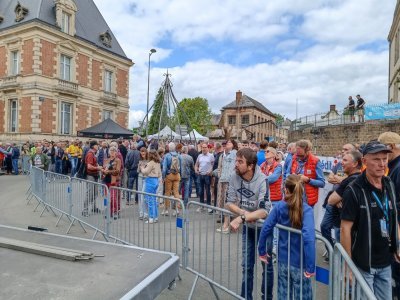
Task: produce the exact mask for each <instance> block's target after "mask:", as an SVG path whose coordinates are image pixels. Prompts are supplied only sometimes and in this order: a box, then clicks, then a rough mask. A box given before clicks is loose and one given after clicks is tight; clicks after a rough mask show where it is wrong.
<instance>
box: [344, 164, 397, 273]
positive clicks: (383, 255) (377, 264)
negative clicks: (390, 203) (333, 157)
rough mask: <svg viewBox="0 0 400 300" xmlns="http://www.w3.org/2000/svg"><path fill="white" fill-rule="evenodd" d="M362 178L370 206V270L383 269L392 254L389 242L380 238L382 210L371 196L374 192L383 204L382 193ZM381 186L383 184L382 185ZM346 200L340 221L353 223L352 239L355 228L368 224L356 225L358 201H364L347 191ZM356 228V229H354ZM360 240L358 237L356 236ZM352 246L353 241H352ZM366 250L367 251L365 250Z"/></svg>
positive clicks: (358, 210) (358, 211)
mask: <svg viewBox="0 0 400 300" xmlns="http://www.w3.org/2000/svg"><path fill="white" fill-rule="evenodd" d="M361 176H363V178H364V180H363V181H364V188H365V192H366V197H367V200H368V202H369V204H370V219H371V235H370V236H371V267H372V268H384V267H387V266H388V265H390V263H391V260H392V254H391V251H390V248H389V240H388V239H387V238H385V237H382V234H381V227H380V220H381V219H383V218H384V214H383V211H382V209H381V208H380V207H379V205H378V204H377V202H376V200H375V198H374V197H373V196H372V192H373V191H374V192H375V193H376V195H377V196H378V198H379V199H380V201H381V203H384V201H385V200H384V199H385V198H384V192H383V191H382V190H378V189H377V188H375V187H374V186H373V185H371V184H370V183H369V182H368V180H367V178H366V176H365V172H364V173H363V174H362V175H361ZM382 185H383V183H382ZM345 198H346V200H345V201H344V202H343V209H342V214H341V219H342V220H347V221H352V222H354V224H353V228H352V237H354V235H353V232H354V231H357V228H361V227H364V226H368V224H358V221H359V216H360V215H359V214H360V204H359V201H364V200H363V199H356V198H355V197H354V194H353V193H352V192H351V191H350V192H348V189H347V190H346V193H345ZM354 227H356V228H354ZM357 237H358V238H360V237H359V236H357ZM352 244H353V241H352ZM354 250H355V251H363V249H354ZM365 250H367V249H365Z"/></svg>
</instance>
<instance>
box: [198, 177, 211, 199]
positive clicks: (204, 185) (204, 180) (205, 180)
mask: <svg viewBox="0 0 400 300" xmlns="http://www.w3.org/2000/svg"><path fill="white" fill-rule="evenodd" d="M198 176H199V193H200V195H199V197H200V203H204V190H205V192H206V196H207V204H208V205H211V176H209V175H198Z"/></svg>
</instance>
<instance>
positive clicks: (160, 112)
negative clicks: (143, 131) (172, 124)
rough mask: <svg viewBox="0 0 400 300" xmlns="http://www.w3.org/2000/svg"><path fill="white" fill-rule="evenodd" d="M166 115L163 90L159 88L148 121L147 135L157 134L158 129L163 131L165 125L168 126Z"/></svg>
mask: <svg viewBox="0 0 400 300" xmlns="http://www.w3.org/2000/svg"><path fill="white" fill-rule="evenodd" d="M168 121H169V118H168V113H167V104H166V103H164V95H163V90H162V88H160V89H159V90H158V93H157V96H156V100H155V102H154V106H153V111H152V114H151V117H150V121H149V124H148V126H149V129H148V132H149V135H150V134H154V133H157V132H158V130H159V129H163V128H164V127H165V126H166V125H168Z"/></svg>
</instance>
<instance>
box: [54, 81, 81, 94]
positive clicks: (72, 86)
mask: <svg viewBox="0 0 400 300" xmlns="http://www.w3.org/2000/svg"><path fill="white" fill-rule="evenodd" d="M58 87H59V88H62V89H64V90H71V91H76V92H77V91H78V85H77V84H76V83H73V82H71V81H67V80H63V79H58Z"/></svg>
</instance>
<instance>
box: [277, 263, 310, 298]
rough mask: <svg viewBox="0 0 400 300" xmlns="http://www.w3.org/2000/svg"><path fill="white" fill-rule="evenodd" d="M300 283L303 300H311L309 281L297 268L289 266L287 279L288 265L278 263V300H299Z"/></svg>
mask: <svg viewBox="0 0 400 300" xmlns="http://www.w3.org/2000/svg"><path fill="white" fill-rule="evenodd" d="M301 281H302V294H303V299H304V300H309V299H312V297H313V294H312V288H311V279H310V278H307V277H305V276H304V275H303V271H302V270H300V269H299V268H296V267H293V266H290V270H289V278H288V265H287V264H286V263H279V262H278V299H288V297H287V295H288V293H289V299H300V282H301Z"/></svg>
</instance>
